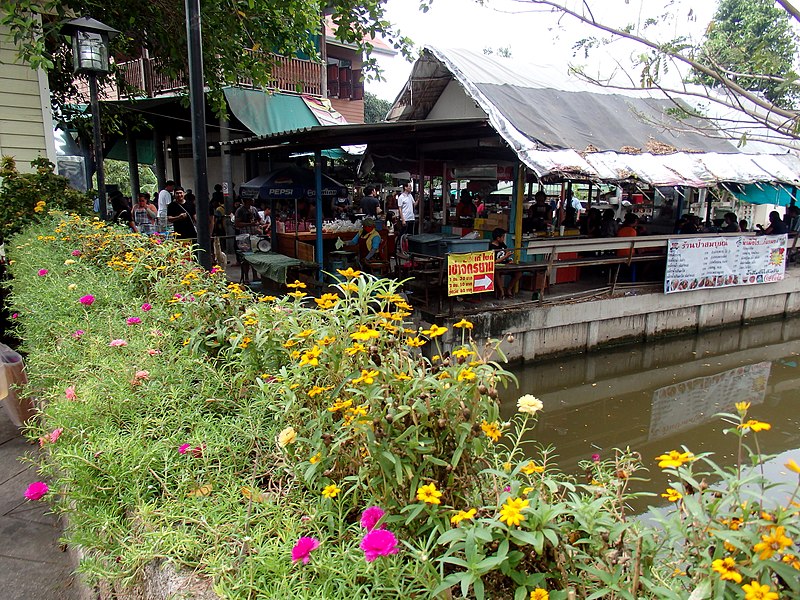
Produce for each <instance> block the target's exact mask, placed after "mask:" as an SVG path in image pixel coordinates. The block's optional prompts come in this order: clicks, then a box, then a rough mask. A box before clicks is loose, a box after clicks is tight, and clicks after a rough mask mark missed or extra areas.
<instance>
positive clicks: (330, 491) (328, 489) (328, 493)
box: [322, 483, 342, 498]
mask: <svg viewBox="0 0 800 600" xmlns="http://www.w3.org/2000/svg"><path fill="white" fill-rule="evenodd" d="M341 491H342V490H341V488H339V487H338V486H337V485H336V484H335V483H332V484H330V485H327V486H325V489H324V490H322V495H323V496H325V497H326V498H336V496H338V495H339V492H341Z"/></svg>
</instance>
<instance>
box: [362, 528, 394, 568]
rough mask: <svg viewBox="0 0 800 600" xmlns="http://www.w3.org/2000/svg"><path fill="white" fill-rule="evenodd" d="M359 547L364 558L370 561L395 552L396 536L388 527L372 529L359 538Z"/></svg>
mask: <svg viewBox="0 0 800 600" xmlns="http://www.w3.org/2000/svg"><path fill="white" fill-rule="evenodd" d="M359 548H361V549H362V550H363V551H364V558H365V559H366V561H367V562H372V561H373V560H375V559H376V558H378V557H379V556H388V555H390V554H397V552H398V551H399V548H398V547H397V538H396V537H395V536H394V534H393V533H392V532H391V531H389V530H388V529H373V530H372V531H370V532H369V533H367V535H365V536H364V539H363V540H361V543H360V544H359Z"/></svg>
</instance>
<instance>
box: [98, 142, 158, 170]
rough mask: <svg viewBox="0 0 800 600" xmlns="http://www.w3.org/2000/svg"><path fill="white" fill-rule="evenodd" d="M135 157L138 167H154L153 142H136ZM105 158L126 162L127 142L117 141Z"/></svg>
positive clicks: (154, 153) (154, 151)
mask: <svg viewBox="0 0 800 600" xmlns="http://www.w3.org/2000/svg"><path fill="white" fill-rule="evenodd" d="M136 157H137V159H138V160H139V164H140V165H154V164H155V162H156V145H155V142H154V141H153V140H136ZM106 158H110V159H111V160H122V161H125V162H128V142H127V140H117V141H116V142H115V143H114V145H113V146H111V149H110V150H109V151H108V152H107V153H106Z"/></svg>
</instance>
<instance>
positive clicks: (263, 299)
mask: <svg viewBox="0 0 800 600" xmlns="http://www.w3.org/2000/svg"><path fill="white" fill-rule="evenodd" d="M275 300H277V298H276V297H275V296H261V298H259V299H258V301H259V302H274V301H275Z"/></svg>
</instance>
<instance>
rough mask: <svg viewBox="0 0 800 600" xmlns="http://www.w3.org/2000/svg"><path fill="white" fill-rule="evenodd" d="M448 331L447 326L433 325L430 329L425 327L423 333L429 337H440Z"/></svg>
mask: <svg viewBox="0 0 800 600" xmlns="http://www.w3.org/2000/svg"><path fill="white" fill-rule="evenodd" d="M445 333H447V327H439V326H438V325H431V328H430V329H423V330H422V334H423V335H427V336H428V337H429V338H435V337H439V336H440V335H444V334H445Z"/></svg>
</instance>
